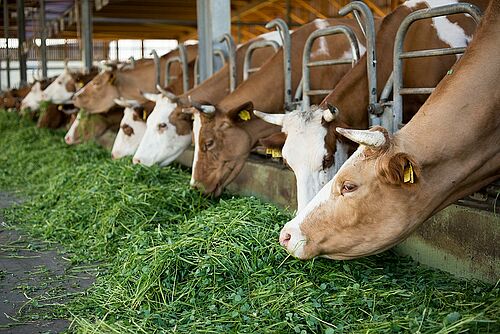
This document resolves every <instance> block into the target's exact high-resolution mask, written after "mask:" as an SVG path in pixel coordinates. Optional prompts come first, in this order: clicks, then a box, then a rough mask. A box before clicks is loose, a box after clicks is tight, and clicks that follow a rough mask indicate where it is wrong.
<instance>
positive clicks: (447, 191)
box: [280, 0, 500, 259]
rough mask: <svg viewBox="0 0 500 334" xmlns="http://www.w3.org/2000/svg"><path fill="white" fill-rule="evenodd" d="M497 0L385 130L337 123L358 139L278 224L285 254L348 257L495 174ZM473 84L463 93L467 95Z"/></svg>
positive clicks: (498, 149) (400, 234)
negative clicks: (413, 105)
mask: <svg viewBox="0 0 500 334" xmlns="http://www.w3.org/2000/svg"><path fill="white" fill-rule="evenodd" d="M499 53H500V2H498V1H496V0H495V1H491V3H490V6H489V8H488V10H487V12H486V14H485V16H484V17H483V19H482V22H481V25H480V27H479V29H478V31H477V33H476V36H475V37H474V40H473V41H472V43H471V44H470V46H469V48H468V50H467V51H466V52H465V54H464V55H463V57H462V58H461V59H460V60H459V62H458V63H457V64H456V65H455V66H454V68H453V72H451V74H450V75H447V76H446V77H445V78H444V79H443V80H442V81H441V82H440V84H439V85H438V86H437V88H436V90H435V91H434V92H433V93H432V95H431V96H430V97H429V99H428V100H427V101H426V103H425V104H424V105H423V106H422V108H421V109H420V111H419V112H418V113H417V114H416V115H415V116H414V117H413V119H412V120H411V121H410V122H409V123H408V124H407V125H406V126H405V127H403V128H402V129H401V130H400V131H398V132H397V133H396V134H395V135H394V136H389V135H388V134H387V132H386V131H385V129H383V128H380V127H376V128H373V129H371V130H353V129H344V128H338V129H337V131H338V132H339V133H341V134H342V135H344V136H346V137H347V138H349V139H350V140H352V141H354V142H357V143H359V144H360V146H359V148H358V149H357V151H356V152H355V153H354V154H353V155H352V156H351V157H350V158H349V160H347V162H346V163H345V164H344V165H343V166H342V167H341V168H340V170H339V171H338V173H337V174H336V175H335V177H334V178H333V179H332V180H331V181H330V182H329V183H328V184H327V185H326V186H325V187H323V189H322V190H321V191H320V192H319V193H318V195H317V196H316V197H315V198H314V199H313V200H312V201H311V202H310V203H309V204H308V205H307V206H306V208H305V209H304V210H302V211H300V212H299V214H298V216H297V217H295V218H294V219H293V220H291V221H289V222H288V223H287V224H286V225H285V226H284V228H283V229H282V231H281V234H280V243H281V244H282V245H283V246H284V247H286V248H287V250H288V251H289V252H290V253H291V254H293V255H294V256H296V257H298V258H301V259H309V258H313V257H315V256H324V257H327V258H331V259H352V258H357V257H360V256H366V255H370V254H374V253H378V252H381V251H383V250H385V249H388V248H390V247H392V246H393V245H395V244H397V243H399V242H400V241H402V240H403V239H405V238H406V237H407V236H408V235H409V234H410V233H411V232H412V231H414V230H415V228H416V227H417V226H418V225H420V224H421V223H423V222H424V221H425V220H426V219H427V218H429V217H430V216H431V215H433V214H435V213H436V212H438V211H439V210H441V209H443V208H444V207H446V206H447V205H449V204H450V203H452V202H454V201H456V200H457V199H459V198H462V197H464V196H465V195H467V194H470V193H472V192H474V191H477V190H478V189H480V188H481V187H483V186H485V185H487V184H489V183H491V182H492V181H494V180H495V179H497V178H499V177H500V145H499V143H500V113H499V112H498V111H499V110H500V94H499V90H498V78H499V77H500V62H498V61H493V59H495V57H496V56H497V55H498V54H499ZM471 92H473V95H474V96H473V97H471Z"/></svg>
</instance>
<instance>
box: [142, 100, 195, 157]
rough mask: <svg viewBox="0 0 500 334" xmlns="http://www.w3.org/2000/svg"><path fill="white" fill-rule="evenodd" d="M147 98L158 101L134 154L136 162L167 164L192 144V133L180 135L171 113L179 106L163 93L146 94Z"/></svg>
mask: <svg viewBox="0 0 500 334" xmlns="http://www.w3.org/2000/svg"><path fill="white" fill-rule="evenodd" d="M144 97H146V98H147V99H149V100H151V101H154V102H156V106H155V108H154V109H153V111H152V112H151V114H150V115H149V117H148V120H147V122H146V132H145V133H144V137H143V138H142V140H141V143H140V144H139V148H138V149H137V152H136V153H135V155H134V159H133V161H134V163H136V164H137V163H140V164H143V165H146V166H152V165H153V164H155V163H157V164H159V165H160V166H166V165H168V164H170V163H171V162H172V161H174V160H175V159H176V158H177V157H178V156H179V155H180V154H181V153H182V152H184V151H185V150H186V149H187V148H188V147H189V145H190V144H191V134H187V135H182V136H181V135H178V134H177V131H176V127H175V125H173V124H172V123H171V122H170V120H169V117H170V114H171V113H172V111H174V109H175V108H176V107H177V103H173V102H171V101H170V99H169V98H167V97H165V96H163V95H162V94H144Z"/></svg>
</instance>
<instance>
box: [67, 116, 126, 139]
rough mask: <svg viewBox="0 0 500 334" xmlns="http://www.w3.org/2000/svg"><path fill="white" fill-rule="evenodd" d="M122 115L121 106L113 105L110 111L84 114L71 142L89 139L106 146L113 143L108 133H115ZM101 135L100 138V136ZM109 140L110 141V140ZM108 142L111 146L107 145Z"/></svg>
mask: <svg viewBox="0 0 500 334" xmlns="http://www.w3.org/2000/svg"><path fill="white" fill-rule="evenodd" d="M122 117H123V108H122V107H113V108H112V109H111V110H110V111H108V112H106V113H100V114H86V115H84V116H83V117H81V119H80V123H79V125H78V127H77V129H76V131H75V138H74V141H73V143H72V144H80V143H81V142H86V141H90V140H95V141H96V142H97V143H99V144H101V145H103V144H105V145H103V146H104V147H106V148H110V147H112V145H113V140H114V137H113V138H112V139H113V140H111V137H112V136H110V135H109V133H112V134H114V135H116V133H117V132H118V129H119V127H120V121H121V119H122ZM101 137H102V138H101ZM110 140H111V142H110ZM109 144H110V145H111V146H109Z"/></svg>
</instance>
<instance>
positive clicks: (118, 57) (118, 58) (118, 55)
mask: <svg viewBox="0 0 500 334" xmlns="http://www.w3.org/2000/svg"><path fill="white" fill-rule="evenodd" d="M115 52H116V61H117V62H118V61H120V48H119V47H118V40H116V45H115Z"/></svg>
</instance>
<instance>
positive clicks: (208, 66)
mask: <svg viewBox="0 0 500 334" xmlns="http://www.w3.org/2000/svg"><path fill="white" fill-rule="evenodd" d="M196 14H197V21H198V40H199V42H198V46H199V48H198V53H199V64H200V66H199V68H200V82H203V81H204V80H205V79H207V78H208V77H210V76H211V75H212V74H213V73H214V72H215V71H214V57H213V50H214V44H215V43H217V41H216V38H218V37H219V36H222V35H223V34H225V33H231V6H230V1H229V0H196ZM220 48H222V49H225V46H221V47H220Z"/></svg>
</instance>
